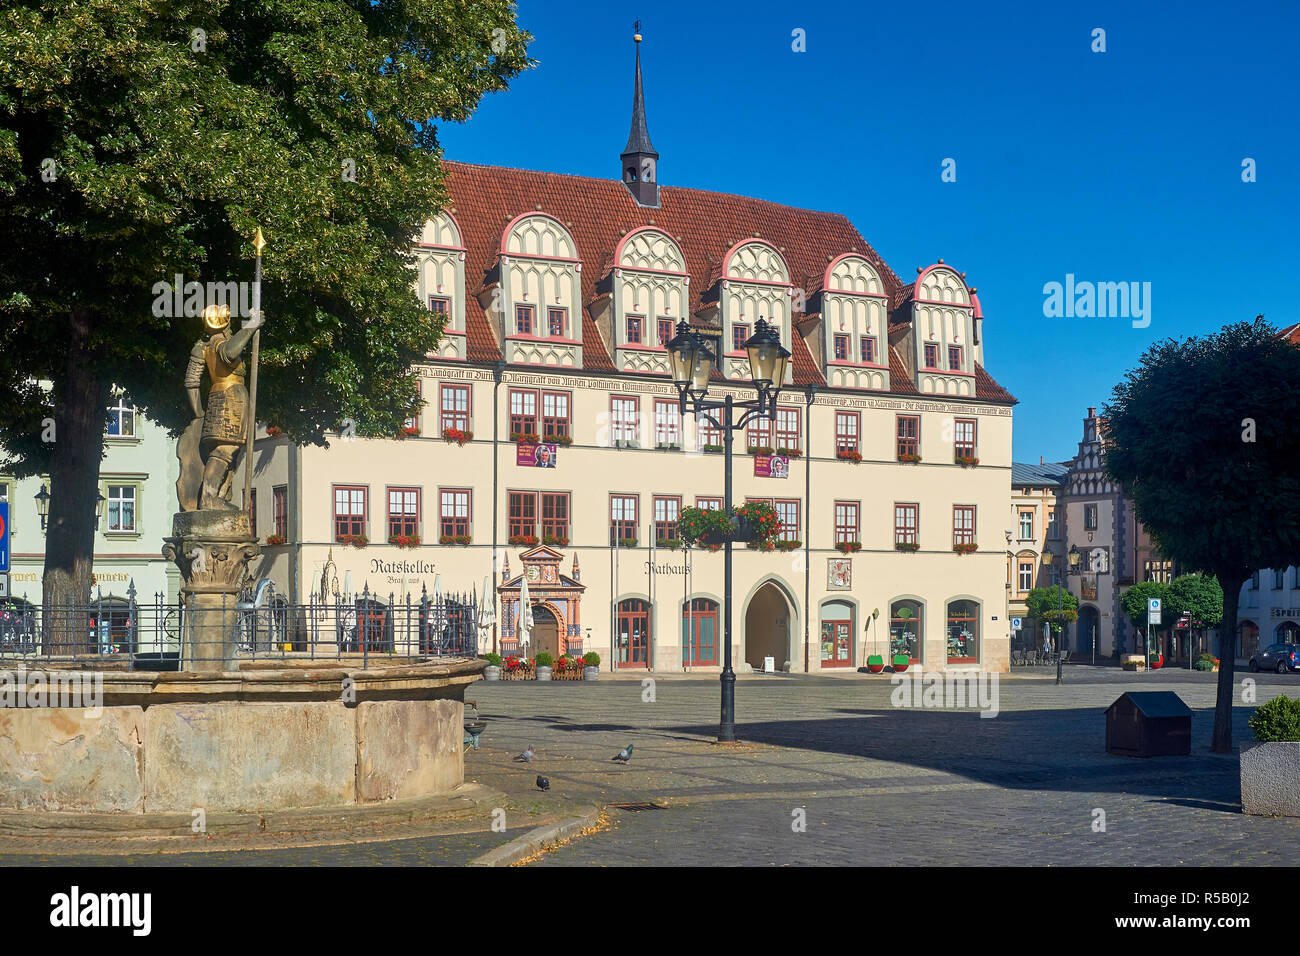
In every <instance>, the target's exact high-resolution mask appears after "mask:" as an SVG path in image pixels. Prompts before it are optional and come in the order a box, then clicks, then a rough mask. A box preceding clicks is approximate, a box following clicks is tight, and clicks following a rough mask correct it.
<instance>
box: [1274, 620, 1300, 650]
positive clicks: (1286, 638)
mask: <svg viewBox="0 0 1300 956" xmlns="http://www.w3.org/2000/svg"><path fill="white" fill-rule="evenodd" d="M1273 642H1274V643H1275V644H1300V624H1297V623H1296V622H1295V621H1283V622H1282V623H1281V624H1279V625H1278V626H1277V629H1276V630H1275V631H1273Z"/></svg>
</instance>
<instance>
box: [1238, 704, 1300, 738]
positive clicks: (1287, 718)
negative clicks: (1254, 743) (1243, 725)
mask: <svg viewBox="0 0 1300 956" xmlns="http://www.w3.org/2000/svg"><path fill="white" fill-rule="evenodd" d="M1250 729H1251V730H1252V731H1253V732H1254V734H1255V739H1256V740H1258V741H1260V742H1261V743H1266V742H1269V741H1274V740H1300V700H1296V699H1295V698H1294V697H1284V696H1278V697H1274V698H1273V699H1272V700H1270V701H1269V702H1268V703H1267V704H1263V705H1261V706H1259V707H1256V708H1255V712H1254V713H1253V714H1251V715H1250Z"/></svg>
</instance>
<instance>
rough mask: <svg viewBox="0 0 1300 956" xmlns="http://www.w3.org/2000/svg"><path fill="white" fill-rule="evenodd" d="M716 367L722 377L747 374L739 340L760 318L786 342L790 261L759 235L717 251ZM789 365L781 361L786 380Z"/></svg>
mask: <svg viewBox="0 0 1300 956" xmlns="http://www.w3.org/2000/svg"><path fill="white" fill-rule="evenodd" d="M722 276H723V278H722V287H721V290H720V293H719V302H720V304H721V316H722V336H723V338H722V349H723V353H724V354H723V358H722V363H721V364H722V367H723V374H725V375H726V376H727V377H728V378H742V379H747V378H748V377H749V363H748V361H747V360H746V357H745V354H744V350H743V349H741V348H740V347H739V344H740V343H741V342H743V341H744V340H745V339H747V338H748V337H749V336H750V335H751V334H753V331H754V323H755V322H756V321H757V320H758V319H760V318H761V319H764V320H765V321H766V322H767V323H768V324H769V325H771V326H773V327H774V328H775V329H777V331H778V332H779V333H780V336H781V344H782V345H784V346H785V347H786V348H791V336H792V329H791V325H792V321H793V319H792V315H791V297H792V295H793V294H794V287H793V286H792V285H791V284H790V267H789V266H788V265H786V261H785V257H784V256H783V255H782V254H781V251H780V250H779V249H777V248H776V247H775V246H773V245H771V244H770V243H767V242H764V241H763V240H762V239H757V238H755V239H743V240H741V241H740V242H737V243H736V244H735V245H733V246H732V247H731V248H730V249H728V250H727V252H726V254H725V255H724V256H723V257H722ZM790 368H792V365H791V366H787V371H786V377H787V382H788V381H789V376H790Z"/></svg>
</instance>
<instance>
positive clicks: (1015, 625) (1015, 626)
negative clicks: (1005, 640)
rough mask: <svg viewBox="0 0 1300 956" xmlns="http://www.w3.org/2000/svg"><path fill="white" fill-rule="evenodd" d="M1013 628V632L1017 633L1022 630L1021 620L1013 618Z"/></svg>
mask: <svg viewBox="0 0 1300 956" xmlns="http://www.w3.org/2000/svg"><path fill="white" fill-rule="evenodd" d="M1011 628H1012V630H1016V631H1018V630H1020V618H1018V617H1013V618H1012V619H1011Z"/></svg>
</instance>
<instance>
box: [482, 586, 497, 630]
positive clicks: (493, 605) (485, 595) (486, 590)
mask: <svg viewBox="0 0 1300 956" xmlns="http://www.w3.org/2000/svg"><path fill="white" fill-rule="evenodd" d="M478 602H479V603H478V626H479V627H485V628H486V627H491V626H492V625H493V624H495V623H496V622H497V602H496V600H495V598H494V597H493V595H492V579H491V578H490V577H489V576H488V575H486V574H485V575H483V590H482V591H480V592H479V597H478Z"/></svg>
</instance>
